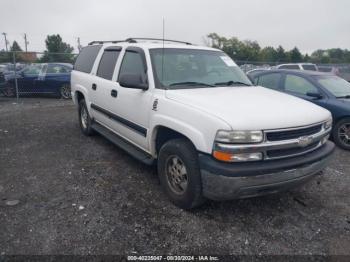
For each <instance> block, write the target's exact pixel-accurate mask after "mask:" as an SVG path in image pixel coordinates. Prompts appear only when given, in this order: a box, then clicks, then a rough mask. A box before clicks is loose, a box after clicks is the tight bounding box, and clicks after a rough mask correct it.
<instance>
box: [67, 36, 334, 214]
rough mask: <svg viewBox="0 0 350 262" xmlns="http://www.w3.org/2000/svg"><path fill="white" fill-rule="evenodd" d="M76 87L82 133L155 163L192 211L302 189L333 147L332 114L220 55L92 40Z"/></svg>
mask: <svg viewBox="0 0 350 262" xmlns="http://www.w3.org/2000/svg"><path fill="white" fill-rule="evenodd" d="M71 86H72V97H73V101H74V102H75V104H76V105H77V109H78V113H79V123H80V128H81V131H82V132H83V133H84V134H85V135H91V134H93V132H94V131H97V132H98V133H100V134H102V135H103V136H105V137H106V138H108V139H109V140H110V141H112V142H113V143H115V144H116V145H118V146H119V147H121V148H122V149H124V150H125V151H126V152H128V153H130V154H131V155H132V156H134V157H135V158H137V159H139V160H141V161H142V162H144V163H146V164H153V163H157V168H158V175H159V178H160V181H161V184H162V186H163V188H164V190H165V192H166V194H167V195H168V197H169V199H170V200H171V201H172V202H173V203H175V205H177V206H179V207H181V208H185V209H190V208H193V207H196V206H198V205H200V204H202V203H203V202H204V200H205V199H206V198H209V199H214V200H223V199H233V198H246V197H253V196H259V195H263V194H267V193H275V192H279V191H283V190H286V189H289V188H291V187H294V186H297V185H300V184H303V183H305V182H306V181H308V180H309V179H311V178H312V177H314V176H315V175H316V174H317V173H318V172H319V171H321V170H323V169H324V168H325V167H326V166H327V163H328V160H329V157H330V156H331V154H332V153H333V150H334V144H333V143H332V142H329V141H328V136H329V134H330V132H331V127H332V119H331V114H330V112H329V111H327V110H325V109H323V108H321V107H318V106H316V105H314V104H312V103H309V102H307V101H304V100H302V99H299V98H296V97H293V96H289V95H286V94H282V93H280V92H276V91H273V90H269V89H267V88H263V87H257V86H253V85H252V83H251V82H250V81H249V79H248V78H247V76H246V75H245V74H244V73H243V72H242V70H241V69H240V68H239V67H238V66H237V65H236V63H235V62H234V61H233V60H232V59H231V58H230V57H229V56H228V55H226V54H225V53H224V52H222V51H221V50H218V49H213V48H209V47H201V46H193V45H190V44H188V43H184V44H181V43H180V44H179V43H178V41H177V42H175V43H171V42H170V41H165V43H164V41H161V40H160V41H159V39H158V40H157V39H155V40H152V42H150V41H145V40H142V39H141V40H139V39H128V40H126V41H124V42H120V41H119V42H118V41H115V42H93V43H91V44H90V45H89V46H87V47H85V48H83V49H82V51H81V52H80V54H79V56H78V58H77V60H76V63H75V65H74V70H73V71H72V79H71ZM305 112H307V114H306V113H305Z"/></svg>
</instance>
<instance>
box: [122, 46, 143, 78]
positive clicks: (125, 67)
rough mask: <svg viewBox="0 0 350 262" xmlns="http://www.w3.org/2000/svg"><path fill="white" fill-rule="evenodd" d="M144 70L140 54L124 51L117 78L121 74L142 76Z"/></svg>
mask: <svg viewBox="0 0 350 262" xmlns="http://www.w3.org/2000/svg"><path fill="white" fill-rule="evenodd" d="M145 71H146V68H145V67H144V64H143V60H142V57H141V54H139V53H137V52H131V51H126V52H125V55H124V58H123V62H122V65H121V67H120V72H119V77H120V76H121V75H123V74H138V75H144V74H145Z"/></svg>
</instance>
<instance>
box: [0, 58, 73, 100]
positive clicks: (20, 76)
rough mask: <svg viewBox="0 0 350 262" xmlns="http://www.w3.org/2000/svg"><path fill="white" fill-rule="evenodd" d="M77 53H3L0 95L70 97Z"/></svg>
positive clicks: (0, 66)
mask: <svg viewBox="0 0 350 262" xmlns="http://www.w3.org/2000/svg"><path fill="white" fill-rule="evenodd" d="M76 57H77V54H70V53H48V52H0V96H3V97H9V98H10V97H12V98H15V99H17V100H18V99H19V98H20V97H38V96H45V97H57V98H63V99H69V98H70V97H71V94H70V76H71V71H72V69H73V64H74V61H75V59H76Z"/></svg>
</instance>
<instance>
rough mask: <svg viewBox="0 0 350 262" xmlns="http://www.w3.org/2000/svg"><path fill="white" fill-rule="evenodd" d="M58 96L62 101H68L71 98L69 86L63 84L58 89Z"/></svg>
mask: <svg viewBox="0 0 350 262" xmlns="http://www.w3.org/2000/svg"><path fill="white" fill-rule="evenodd" d="M60 96H61V98H63V99H70V98H72V94H71V90H70V85H69V84H64V85H62V86H61V87H60Z"/></svg>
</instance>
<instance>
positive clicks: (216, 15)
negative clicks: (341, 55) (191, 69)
mask: <svg viewBox="0 0 350 262" xmlns="http://www.w3.org/2000/svg"><path fill="white" fill-rule="evenodd" d="M349 11H350V1H349V0H332V1H331V0H172V1H170V0H70V1H68V0H59V1H58V0H0V32H6V33H7V34H8V40H9V41H10V42H11V43H12V41H13V40H17V41H18V42H19V44H20V45H21V47H22V48H23V46H24V40H23V33H27V36H28V40H29V42H30V44H29V46H28V48H29V50H35V51H42V50H43V49H44V48H45V46H44V39H45V37H46V35H47V34H57V33H59V34H61V36H62V37H63V39H64V41H66V42H68V43H70V44H71V45H73V46H74V47H75V48H76V46H77V44H76V38H77V37H78V36H79V37H80V38H81V42H82V44H83V45H86V44H87V43H88V42H89V41H92V40H109V39H114V40H115V39H124V38H126V37H129V36H134V37H135V36H141V37H161V36H162V19H163V17H164V18H165V36H166V38H170V39H178V40H184V41H190V42H193V43H196V44H204V42H203V37H205V36H206V35H207V34H208V33H211V32H216V33H218V34H219V35H223V36H226V37H230V36H236V37H238V38H239V39H242V40H243V39H249V40H257V41H258V42H259V44H260V45H261V46H262V47H264V46H268V45H271V46H274V47H277V46H278V45H282V46H283V47H285V48H286V49H291V48H293V47H294V46H298V47H299V48H300V49H301V51H302V52H311V51H313V50H316V49H320V48H322V49H324V48H332V47H340V48H347V49H350V13H349ZM0 39H1V40H0V50H1V49H4V48H5V41H4V39H3V36H2V35H1V36H0Z"/></svg>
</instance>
